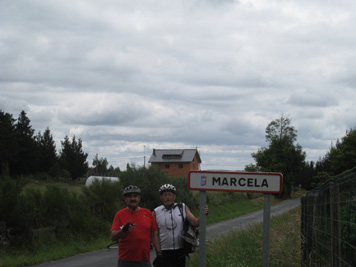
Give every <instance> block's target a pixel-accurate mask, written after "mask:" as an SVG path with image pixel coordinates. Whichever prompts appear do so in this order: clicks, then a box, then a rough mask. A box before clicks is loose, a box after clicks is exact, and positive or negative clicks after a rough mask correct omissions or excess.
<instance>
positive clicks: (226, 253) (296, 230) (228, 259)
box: [189, 207, 301, 267]
mask: <svg viewBox="0 0 356 267" xmlns="http://www.w3.org/2000/svg"><path fill="white" fill-rule="evenodd" d="M262 240H263V225H262V224H260V225H256V226H253V227H250V228H249V229H248V230H246V231H241V232H235V233H231V234H229V235H226V236H224V237H223V238H221V239H219V240H217V241H214V242H212V243H208V244H207V250H206V266H207V267H253V266H261V265H262ZM300 246H301V244H300V207H298V208H295V209H294V210H292V211H290V212H288V213H286V214H284V215H281V216H278V217H274V218H273V219H272V221H271V230H270V262H269V266H274V267H293V266H300V263H301V255H300ZM198 258H199V252H195V253H194V254H193V255H192V256H191V260H190V263H189V266H199V263H198Z"/></svg>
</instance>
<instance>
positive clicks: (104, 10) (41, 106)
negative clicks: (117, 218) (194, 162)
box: [0, 0, 356, 170]
mask: <svg viewBox="0 0 356 267" xmlns="http://www.w3.org/2000/svg"><path fill="white" fill-rule="evenodd" d="M355 7H356V2H355V3H354V2H353V1H347V0H341V1H338V2H337V3H336V2H332V1H321V0H317V1H305V0H302V1H297V0H287V1H277V0H272V1H263V0H240V1H238V0H236V1H234V0H225V1H215V0H209V1H202V0H189V1H188V0H182V1H163V0H158V1H152V0H148V1H137V0H133V1H122V0H119V1H111V0H104V1H94V0H89V1H74V2H73V1H69V0H61V1H59V0H57V1H40V0H35V1H21V3H20V2H16V1H2V2H1V3H0V91H1V95H0V109H1V110H3V111H5V112H8V113H11V114H13V115H14V117H15V118H17V116H18V115H19V113H20V112H21V110H25V111H26V113H27V115H28V117H29V118H30V119H31V123H32V126H33V128H34V129H35V130H36V131H41V132H43V131H44V130H45V129H46V128H47V127H49V129H50V130H51V132H52V134H53V135H54V138H55V140H56V141H57V149H60V140H63V139H64V137H65V136H66V135H68V136H70V137H71V136H73V135H75V136H76V137H77V138H81V139H82V140H83V149H84V151H85V152H87V153H89V158H88V160H89V162H90V163H91V162H92V159H93V158H94V157H95V155H96V154H98V156H99V157H106V158H107V160H108V161H109V163H110V164H111V165H113V166H114V167H117V166H119V167H120V168H121V169H125V166H126V164H127V163H135V164H137V165H143V164H144V163H145V162H144V157H145V158H146V159H148V158H149V156H150V154H151V153H152V149H153V148H195V147H197V148H198V149H199V151H200V152H201V158H202V161H203V164H202V166H201V167H202V169H228V170H239V169H240V170H241V169H243V168H244V166H245V165H247V164H249V163H254V161H253V158H252V157H251V153H252V152H256V151H257V150H258V149H259V148H260V147H262V146H266V145H267V143H266V142H265V128H266V127H267V125H268V123H269V122H271V121H272V120H275V119H277V118H279V117H280V116H281V115H282V114H285V115H288V116H289V118H291V120H292V126H294V127H295V128H296V129H297V130H298V133H297V134H298V137H297V142H298V143H299V144H300V145H301V146H302V147H303V149H304V151H305V152H306V153H307V160H313V161H316V160H318V159H319V157H323V156H324V155H325V153H326V152H327V151H328V149H329V148H330V145H331V144H332V142H334V143H335V141H336V139H338V138H341V137H342V136H344V134H345V131H346V130H348V129H350V128H351V127H355V126H356V122H355V118H354V115H353V114H355V111H356V105H355V99H356V90H355V86H356V78H355V77H356V73H355V70H356V66H355V64H356V63H355V62H356V61H355V60H354V59H355V56H356V50H355V49H354V44H355V42H356V34H355V33H354V29H353V25H355V22H356V21H355V20H356V17H355V15H354V12H353V10H355Z"/></svg>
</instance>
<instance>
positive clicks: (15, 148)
mask: <svg viewBox="0 0 356 267" xmlns="http://www.w3.org/2000/svg"><path fill="white" fill-rule="evenodd" d="M30 123H31V121H30V119H29V118H28V117H27V115H26V112H25V111H22V112H21V113H20V115H19V117H18V119H17V120H15V119H13V117H12V115H11V114H9V113H5V112H3V111H1V110H0V174H4V173H6V174H9V175H11V177H13V178H17V177H20V176H21V175H36V177H37V179H38V178H39V177H40V178H42V179H47V178H48V177H55V178H57V179H59V177H61V178H63V177H64V178H67V177H68V178H71V179H72V180H75V179H77V178H79V177H82V176H84V175H85V174H86V173H87V170H88V162H87V161H86V160H87V157H88V154H86V153H84V152H83V151H82V140H81V139H76V138H75V136H74V137H73V139H72V141H70V140H69V137H68V136H66V137H65V138H64V141H63V142H61V144H62V150H61V151H60V152H59V154H57V151H56V146H55V142H54V141H53V136H52V134H51V132H50V130H49V128H47V129H46V130H45V132H44V133H43V134H41V132H38V134H37V135H34V132H35V130H34V129H32V126H31V125H30Z"/></svg>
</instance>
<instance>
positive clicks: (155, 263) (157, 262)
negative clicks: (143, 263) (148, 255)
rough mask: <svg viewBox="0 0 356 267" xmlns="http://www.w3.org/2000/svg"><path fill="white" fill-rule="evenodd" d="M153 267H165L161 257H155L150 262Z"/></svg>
mask: <svg viewBox="0 0 356 267" xmlns="http://www.w3.org/2000/svg"><path fill="white" fill-rule="evenodd" d="M152 263H153V266H154V267H165V266H166V264H165V260H164V256H163V255H157V257H156V258H155V259H154V261H153V262H152Z"/></svg>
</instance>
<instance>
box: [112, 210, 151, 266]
mask: <svg viewBox="0 0 356 267" xmlns="http://www.w3.org/2000/svg"><path fill="white" fill-rule="evenodd" d="M129 221H131V223H133V224H136V225H135V226H134V227H133V228H132V230H131V231H127V232H126V233H124V235H123V236H122V237H121V238H120V240H119V259H120V260H125V261H149V260H150V247H151V233H152V232H155V231H156V230H157V225H156V223H155V221H154V218H153V215H152V213H151V212H150V211H149V210H148V209H145V208H140V209H139V210H138V211H130V210H129V209H127V208H124V209H122V210H120V211H118V212H117V213H116V215H115V218H114V221H113V224H112V227H111V231H117V230H120V229H121V228H122V227H123V226H124V225H125V224H127V223H128V222H129Z"/></svg>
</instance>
